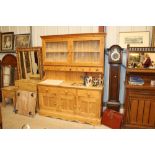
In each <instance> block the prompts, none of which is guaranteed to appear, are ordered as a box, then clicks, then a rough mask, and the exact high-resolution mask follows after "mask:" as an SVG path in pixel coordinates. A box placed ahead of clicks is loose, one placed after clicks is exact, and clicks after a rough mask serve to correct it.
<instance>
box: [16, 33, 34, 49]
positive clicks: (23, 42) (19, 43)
mask: <svg viewBox="0 0 155 155" xmlns="http://www.w3.org/2000/svg"><path fill="white" fill-rule="evenodd" d="M30 45H31V36H30V34H16V35H15V47H14V48H15V49H16V48H29V47H30Z"/></svg>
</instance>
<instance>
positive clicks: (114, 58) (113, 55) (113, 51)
mask: <svg viewBox="0 0 155 155" xmlns="http://www.w3.org/2000/svg"><path fill="white" fill-rule="evenodd" d="M108 51H109V63H113V64H121V63H122V62H121V60H122V51H123V49H122V48H121V47H120V46H119V45H113V46H111V47H110V48H109V49H108Z"/></svg>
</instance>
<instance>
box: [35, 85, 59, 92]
mask: <svg viewBox="0 0 155 155" xmlns="http://www.w3.org/2000/svg"><path fill="white" fill-rule="evenodd" d="M38 91H39V93H58V92H59V93H60V92H61V91H62V89H61V88H58V87H52V86H51V87H48V86H40V85H39V86H38Z"/></svg>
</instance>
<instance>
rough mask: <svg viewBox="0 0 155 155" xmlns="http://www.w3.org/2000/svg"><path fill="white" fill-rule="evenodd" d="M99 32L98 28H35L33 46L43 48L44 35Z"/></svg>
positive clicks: (33, 30) (33, 29)
mask: <svg viewBox="0 0 155 155" xmlns="http://www.w3.org/2000/svg"><path fill="white" fill-rule="evenodd" d="M93 32H98V26H33V27H32V41H33V42H32V45H33V46H41V44H42V43H41V38H40V36H43V35H57V34H74V33H93Z"/></svg>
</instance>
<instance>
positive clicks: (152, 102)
mask: <svg viewBox="0 0 155 155" xmlns="http://www.w3.org/2000/svg"><path fill="white" fill-rule="evenodd" d="M127 122H128V123H129V124H132V125H138V126H143V127H155V99H151V98H146V97H145V96H144V97H140V98H137V97H129V101H128V107H127Z"/></svg>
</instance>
